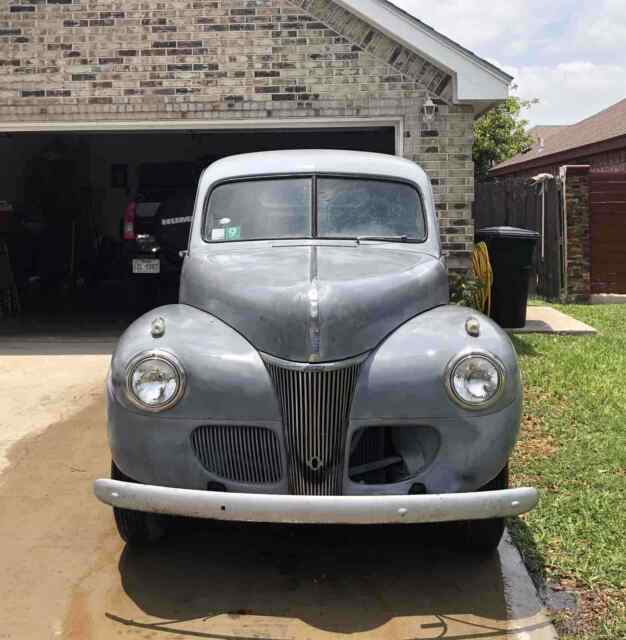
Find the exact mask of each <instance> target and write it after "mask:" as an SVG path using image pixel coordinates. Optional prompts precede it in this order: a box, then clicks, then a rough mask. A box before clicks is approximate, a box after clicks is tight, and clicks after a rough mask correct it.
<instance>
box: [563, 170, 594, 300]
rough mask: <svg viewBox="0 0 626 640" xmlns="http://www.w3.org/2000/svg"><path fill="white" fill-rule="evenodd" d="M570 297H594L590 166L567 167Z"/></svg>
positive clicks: (577, 298) (566, 197)
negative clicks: (592, 289)
mask: <svg viewBox="0 0 626 640" xmlns="http://www.w3.org/2000/svg"><path fill="white" fill-rule="evenodd" d="M565 169H566V170H567V178H566V182H565V187H564V198H565V207H566V210H567V297H568V300H570V301H573V302H588V301H589V299H590V297H591V198H590V181H589V178H590V176H589V171H590V167H589V166H575V167H571V166H570V167H566V168H565Z"/></svg>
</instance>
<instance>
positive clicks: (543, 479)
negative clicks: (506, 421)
mask: <svg viewBox="0 0 626 640" xmlns="http://www.w3.org/2000/svg"><path fill="white" fill-rule="evenodd" d="M555 306H556V305H555ZM556 308H558V309H560V310H561V311H563V312H565V313H568V314H570V315H572V316H574V317H576V318H578V319H579V320H582V321H583V322H586V323H588V324H590V325H592V326H593V327H595V328H596V329H597V330H598V331H599V335H598V336H596V337H565V336H562V337H556V336H539V335H536V336H533V335H529V336H515V337H514V338H513V341H514V344H515V347H516V348H517V351H518V354H519V356H520V363H521V367H522V372H523V376H524V382H525V394H526V395H525V412H524V413H525V415H524V423H523V427H522V433H521V436H520V442H519V445H518V448H517V450H516V452H515V454H514V456H513V460H512V462H511V470H512V482H513V484H514V485H522V484H530V485H534V486H537V487H538V488H539V489H540V491H541V502H540V504H539V506H538V507H537V508H536V509H535V510H534V511H532V512H531V513H530V514H528V515H527V516H525V517H524V518H520V519H517V520H515V521H514V522H513V523H512V527H511V528H512V531H513V535H514V537H515V539H516V541H517V542H518V545H519V546H520V548H521V551H522V553H523V555H524V556H525V559H526V562H527V564H528V565H529V568H530V569H531V572H532V573H533V574H534V576H535V578H536V579H537V580H538V581H545V582H546V583H547V584H549V585H552V586H553V587H556V589H557V592H558V591H561V590H563V591H564V592H566V593H567V592H571V593H574V594H576V597H577V598H578V600H579V603H580V606H579V607H578V610H577V611H576V612H573V611H562V612H560V613H557V614H556V615H555V622H556V623H557V628H558V629H559V631H560V633H561V637H562V638H576V640H579V639H585V640H592V639H593V640H599V639H602V640H605V639H606V640H618V639H623V638H626V622H625V619H626V609H625V607H624V602H625V601H626V305H612V306H595V307H592V306H575V305H568V306H556Z"/></svg>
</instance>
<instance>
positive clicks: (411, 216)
mask: <svg viewBox="0 0 626 640" xmlns="http://www.w3.org/2000/svg"><path fill="white" fill-rule="evenodd" d="M314 194H315V195H316V197H315V198H314V197H313V195H314ZM315 204H317V210H316V211H314V205H315ZM314 237H318V238H329V239H330V238H362V239H373V240H377V239H380V240H396V241H405V242H406V241H413V242H422V241H424V240H425V238H426V221H425V216H424V211H423V208H422V202H421V199H420V196H419V193H418V191H417V189H416V188H415V187H413V186H411V185H409V184H405V183H402V182H394V181H390V180H376V179H371V178H348V177H327V176H324V177H322V176H320V177H318V178H313V177H307V178H278V179H263V180H250V181H238V182H231V183H226V184H222V185H219V186H217V187H216V188H215V189H214V190H213V192H212V194H211V198H210V200H209V207H208V212H207V218H206V238H207V239H208V240H211V241H213V242H233V241H240V240H262V239H289V238H314Z"/></svg>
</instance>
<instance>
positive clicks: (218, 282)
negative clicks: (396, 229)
mask: <svg viewBox="0 0 626 640" xmlns="http://www.w3.org/2000/svg"><path fill="white" fill-rule="evenodd" d="M231 247H232V250H230V251H228V252H223V251H219V252H211V253H209V252H208V251H207V252H206V253H204V252H198V251H196V252H193V254H192V256H190V257H189V258H188V259H187V260H186V261H185V266H184V270H183V277H182V281H181V293H180V302H181V303H183V304H188V305H191V306H194V307H197V308H199V309H203V310H205V311H207V312H209V313H211V314H213V315H214V316H216V317H218V318H219V319H220V320H222V321H224V322H226V323H227V324H229V325H230V326H231V327H233V328H234V329H235V330H237V331H238V332H239V333H241V334H242V335H243V336H245V337H246V338H247V339H248V340H249V341H250V343H251V344H253V345H254V346H255V347H256V348H257V349H258V350H259V351H261V352H264V353H267V354H270V355H273V356H275V357H278V358H283V359H285V360H292V361H295V362H332V361H337V360H343V359H346V358H350V357H353V356H356V355H360V354H362V353H365V352H367V351H369V350H371V349H373V348H374V347H376V346H377V345H378V344H379V343H380V342H381V341H382V340H383V339H384V338H385V337H386V336H387V335H388V334H389V333H391V332H392V331H393V330H394V329H395V328H396V327H398V326H399V325H401V324H403V323H404V322H406V321H407V320H408V319H410V318H412V317H414V316H416V315H417V314H419V313H421V312H423V311H426V310H428V309H432V308H434V307H437V306H440V305H443V304H447V302H448V280H447V274H446V270H445V268H444V266H443V265H442V263H441V261H440V260H438V259H437V258H435V257H433V256H431V255H428V254H425V253H420V252H418V251H415V250H407V247H406V246H405V245H403V246H402V248H401V247H398V248H394V247H393V246H391V245H389V244H385V245H373V244H365V243H363V244H356V243H350V244H346V245H340V246H337V245H332V246H329V245H315V244H313V245H311V244H307V245H298V246H294V245H293V244H282V245H281V244H276V245H273V246H267V245H265V246H263V247H259V248H255V247H251V246H250V245H246V246H245V248H244V247H243V246H241V245H240V246H238V247H235V246H234V245H231ZM231 247H229V249H230V248H231Z"/></svg>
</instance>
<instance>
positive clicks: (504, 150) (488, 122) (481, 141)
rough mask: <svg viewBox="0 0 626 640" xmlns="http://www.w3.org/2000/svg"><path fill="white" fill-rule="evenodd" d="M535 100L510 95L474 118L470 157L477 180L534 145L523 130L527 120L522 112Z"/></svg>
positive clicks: (534, 102)
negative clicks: (497, 165)
mask: <svg viewBox="0 0 626 640" xmlns="http://www.w3.org/2000/svg"><path fill="white" fill-rule="evenodd" d="M537 102H539V101H538V100H537V99H534V100H522V99H521V98H518V97H517V96H510V97H509V98H507V99H506V100H505V101H504V102H503V103H501V104H499V105H498V106H497V107H495V108H494V109H491V110H490V111H488V112H487V113H485V114H484V115H483V116H481V117H480V118H478V120H476V122H475V123H474V149H473V156H474V163H475V166H476V175H477V178H478V179H479V180H484V179H485V178H486V177H487V174H488V171H489V169H490V168H491V167H493V166H494V165H496V164H499V163H500V162H504V161H505V160H508V159H509V158H512V157H513V156H515V155H517V154H518V153H521V152H522V151H526V150H527V149H529V148H530V147H531V146H532V145H533V143H534V139H533V137H532V135H530V134H529V133H528V131H527V130H526V127H527V126H528V120H526V119H525V118H523V117H522V112H523V111H524V110H525V109H530V108H531V107H532V105H533V104H536V103H537Z"/></svg>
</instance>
